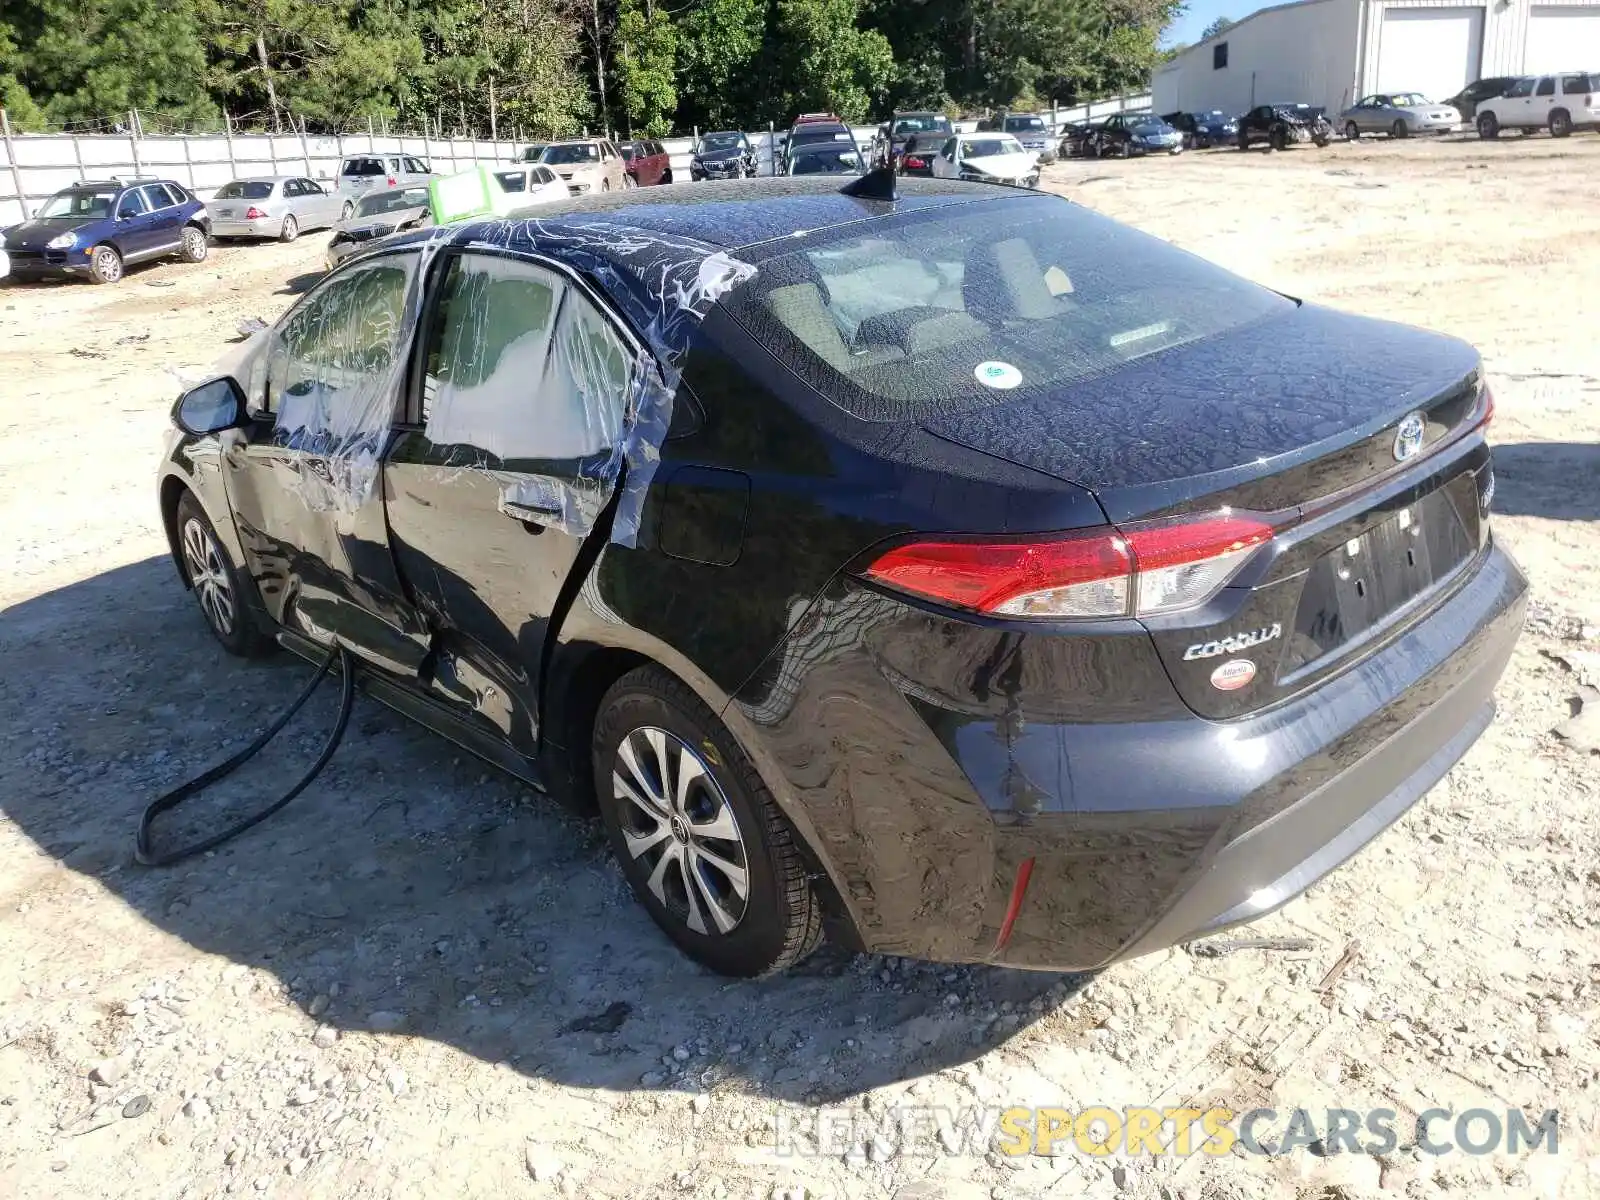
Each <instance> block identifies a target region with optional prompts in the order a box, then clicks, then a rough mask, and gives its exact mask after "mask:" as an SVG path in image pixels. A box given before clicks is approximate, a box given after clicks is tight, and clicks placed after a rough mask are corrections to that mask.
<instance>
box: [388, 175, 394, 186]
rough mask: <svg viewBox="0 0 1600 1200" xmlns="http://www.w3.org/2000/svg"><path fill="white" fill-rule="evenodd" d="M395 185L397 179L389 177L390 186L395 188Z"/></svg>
mask: <svg viewBox="0 0 1600 1200" xmlns="http://www.w3.org/2000/svg"><path fill="white" fill-rule="evenodd" d="M394 184H395V179H394V176H393V175H391V176H389V186H390V187H393V186H394Z"/></svg>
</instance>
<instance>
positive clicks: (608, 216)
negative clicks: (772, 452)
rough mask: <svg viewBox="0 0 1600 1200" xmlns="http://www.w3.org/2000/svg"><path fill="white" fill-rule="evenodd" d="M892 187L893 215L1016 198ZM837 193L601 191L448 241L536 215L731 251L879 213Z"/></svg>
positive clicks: (728, 186) (923, 185) (763, 182)
mask: <svg viewBox="0 0 1600 1200" xmlns="http://www.w3.org/2000/svg"><path fill="white" fill-rule="evenodd" d="M897 186H898V188H899V194H900V199H899V201H898V202H897V203H896V205H895V208H894V211H895V212H914V211H918V210H926V209H933V208H940V207H944V206H947V205H954V204H966V203H971V202H973V201H982V200H991V199H995V198H997V197H998V196H1003V195H1014V194H1015V191H1014V189H1012V190H1008V191H1001V189H999V188H996V187H992V186H986V185H984V184H975V183H963V182H960V181H958V180H954V179H919V178H914V177H907V178H904V179H900V180H898V181H897ZM839 188H840V184H839V182H838V180H837V179H820V178H804V177H802V178H790V177H786V176H777V177H761V178H757V179H746V180H726V181H724V180H712V181H708V182H705V183H697V184H695V186H694V187H692V188H687V187H685V188H647V189H637V190H629V191H624V192H605V193H600V194H598V195H589V196H581V197H575V198H573V199H570V200H567V201H565V202H561V203H557V204H553V205H551V204H543V205H537V206H530V207H525V208H520V209H517V210H515V211H513V212H512V213H511V214H510V216H509V217H507V218H504V219H484V220H476V221H464V222H462V223H461V224H460V225H458V226H453V227H452V228H453V229H454V230H455V232H454V233H453V234H452V236H451V240H452V241H453V242H455V243H456V244H466V243H471V242H475V241H484V240H488V235H489V234H491V233H493V234H494V235H495V236H494V237H493V240H494V241H495V242H497V243H498V244H502V245H506V244H507V243H506V239H505V236H504V235H505V232H506V231H505V230H504V229H503V228H501V227H503V226H505V225H507V224H509V225H512V226H515V225H516V224H517V222H518V220H519V219H520V218H538V219H539V220H540V222H541V223H543V224H544V225H546V226H547V227H549V226H553V227H556V228H560V227H561V226H562V225H563V224H565V223H567V222H569V221H570V222H571V224H572V227H573V228H574V229H580V228H581V229H584V230H588V231H593V230H594V229H595V228H596V226H597V225H601V226H604V225H614V226H615V228H616V229H617V230H618V231H619V232H620V231H624V230H634V231H640V230H642V231H646V232H651V233H658V234H661V235H662V236H663V237H667V238H692V239H694V240H695V241H698V242H702V243H704V244H706V245H710V246H714V247H716V248H718V249H721V250H738V249H740V248H744V247H749V246H754V245H757V244H759V243H762V242H768V241H772V240H774V239H776V238H783V237H789V236H791V235H793V234H794V233H795V232H796V231H799V230H816V229H824V228H828V227H830V226H834V225H844V224H848V223H850V222H852V221H860V220H863V219H866V218H869V217H877V216H881V215H883V214H884V212H885V211H886V209H885V207H884V205H883V204H881V203H879V202H874V201H864V200H855V199H852V198H851V197H849V196H846V195H843V194H842V193H841V192H840V190H839ZM395 190H402V189H395ZM373 194H375V193H373ZM511 234H512V237H511V242H510V248H515V247H516V243H517V242H518V241H519V240H520V239H519V238H518V237H517V235H516V231H515V230H514V229H513V230H512V231H511ZM438 236H439V234H438V232H437V231H436V230H435V231H433V232H432V233H423V234H419V235H414V236H413V235H405V236H402V237H401V238H399V239H396V240H395V242H392V243H390V244H400V243H403V242H405V241H408V240H426V239H428V238H431V237H433V238H436V237H438ZM621 240H623V239H619V241H621ZM526 241H527V244H526V246H525V247H524V248H525V249H530V250H531V249H533V248H534V239H533V237H532V236H531V235H528V236H527V239H526ZM619 259H620V255H619Z"/></svg>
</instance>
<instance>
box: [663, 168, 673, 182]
mask: <svg viewBox="0 0 1600 1200" xmlns="http://www.w3.org/2000/svg"><path fill="white" fill-rule="evenodd" d="M661 182H662V183H671V182H672V172H671V171H668V172H667V173H666V174H664V175H662V176H661Z"/></svg>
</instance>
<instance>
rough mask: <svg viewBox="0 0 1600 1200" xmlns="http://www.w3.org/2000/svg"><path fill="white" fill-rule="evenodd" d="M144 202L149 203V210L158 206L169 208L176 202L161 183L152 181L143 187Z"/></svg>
mask: <svg viewBox="0 0 1600 1200" xmlns="http://www.w3.org/2000/svg"><path fill="white" fill-rule="evenodd" d="M144 198H145V203H147V204H149V206H150V208H151V211H154V210H155V209H158V208H171V207H172V206H173V205H174V204H176V203H177V200H176V199H174V198H173V195H172V193H171V192H169V191H167V189H166V187H165V186H164V185H163V184H159V183H152V184H149V185H147V186H146V187H145V189H144Z"/></svg>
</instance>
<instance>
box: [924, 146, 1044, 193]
mask: <svg viewBox="0 0 1600 1200" xmlns="http://www.w3.org/2000/svg"><path fill="white" fill-rule="evenodd" d="M933 174H934V177H935V178H937V179H967V180H971V181H973V182H975V183H1007V184H1010V185H1011V186H1013V187H1030V188H1031V187H1037V186H1038V185H1039V156H1038V155H1037V154H1033V153H1031V152H1029V151H1027V150H1024V149H1023V148H1022V143H1021V142H1019V141H1017V139H1016V138H1014V137H1012V136H1011V135H1010V134H1007V133H962V134H957V135H956V136H955V137H952V138H946V139H945V143H944V145H942V146H940V147H939V153H938V154H936V155H934V157H933Z"/></svg>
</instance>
